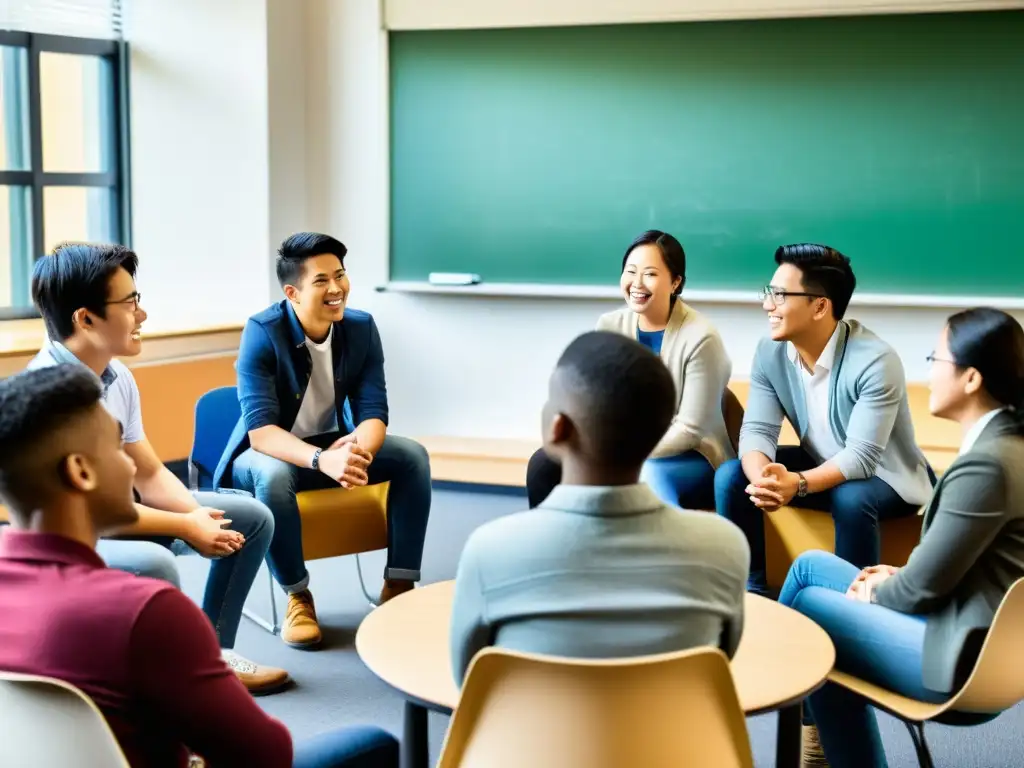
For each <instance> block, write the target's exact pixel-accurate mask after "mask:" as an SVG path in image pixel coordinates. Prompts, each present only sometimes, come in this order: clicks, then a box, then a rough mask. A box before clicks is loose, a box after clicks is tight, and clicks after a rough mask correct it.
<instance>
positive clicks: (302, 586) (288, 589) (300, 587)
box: [281, 571, 309, 595]
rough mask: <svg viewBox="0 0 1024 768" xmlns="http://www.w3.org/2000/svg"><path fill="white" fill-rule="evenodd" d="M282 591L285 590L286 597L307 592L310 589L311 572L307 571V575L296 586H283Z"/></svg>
mask: <svg viewBox="0 0 1024 768" xmlns="http://www.w3.org/2000/svg"><path fill="white" fill-rule="evenodd" d="M281 589H283V590H284V592H285V594H286V595H294V594H296V593H298V592H305V591H306V590H307V589H309V572H308V571H307V573H306V575H305V576H303V577H302V578H301V579H299V580H298V581H297V582H295V583H294V584H291V585H287V584H282V585H281Z"/></svg>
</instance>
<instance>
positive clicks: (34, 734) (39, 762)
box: [0, 672, 129, 768]
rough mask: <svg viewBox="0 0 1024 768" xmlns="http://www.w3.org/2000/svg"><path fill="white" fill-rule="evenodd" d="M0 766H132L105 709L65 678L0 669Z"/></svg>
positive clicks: (104, 767) (107, 767) (33, 767)
mask: <svg viewBox="0 0 1024 768" xmlns="http://www.w3.org/2000/svg"><path fill="white" fill-rule="evenodd" d="M0 765H4V766H11V768H14V767H15V766H22V765H24V766H32V768H67V766H70V765H73V766H75V768H129V766H128V760H127V759H125V756H124V753H123V752H121V748H120V746H118V743H117V739H116V738H114V734H113V733H112V732H111V730H110V726H109V725H107V721H106V720H105V719H104V717H103V715H102V713H101V712H100V711H99V709H98V708H97V707H96V705H95V704H94V703H93V702H92V699H90V698H89V697H88V696H86V695H85V694H84V693H82V692H81V691H80V690H78V689H77V688H75V687H74V686H73V685H69V684H68V683H65V682H64V681H62V680H54V679H52V678H48V677H36V676H33V675H19V674H14V673H10V672H0Z"/></svg>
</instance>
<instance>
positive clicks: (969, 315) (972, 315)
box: [946, 307, 1024, 434]
mask: <svg viewBox="0 0 1024 768" xmlns="http://www.w3.org/2000/svg"><path fill="white" fill-rule="evenodd" d="M946 326H947V327H948V328H949V336H948V343H949V353H950V354H951V355H952V356H953V360H954V362H955V363H956V364H957V365H958V366H959V367H961V368H974V369H976V370H977V371H978V373H980V374H981V378H982V381H983V383H984V387H985V391H986V392H988V394H989V396H991V398H992V399H993V400H995V401H996V402H998V403H1000V404H1001V405H1004V406H1009V407H1011V408H1013V409H1014V410H1015V411H1016V412H1017V416H1018V421H1019V422H1020V423H1021V434H1024V328H1021V325H1020V323H1018V322H1017V321H1016V320H1015V319H1014V318H1013V317H1011V316H1010V315H1008V314H1007V313H1006V312H1003V311H1002V310H999V309H993V308H992V307H976V308H974V309H965V310H964V311H963V312H957V313H956V314H955V315H952V316H950V318H949V320H947V321H946Z"/></svg>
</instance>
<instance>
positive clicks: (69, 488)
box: [0, 364, 398, 768]
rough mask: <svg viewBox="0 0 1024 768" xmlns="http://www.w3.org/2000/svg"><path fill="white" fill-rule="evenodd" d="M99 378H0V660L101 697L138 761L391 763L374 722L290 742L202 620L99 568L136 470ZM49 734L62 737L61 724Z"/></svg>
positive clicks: (166, 593)
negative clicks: (297, 744) (296, 744)
mask: <svg viewBox="0 0 1024 768" xmlns="http://www.w3.org/2000/svg"><path fill="white" fill-rule="evenodd" d="M102 396H103V391H102V386H101V383H100V381H99V380H98V379H97V378H96V376H95V375H94V374H92V373H90V372H89V371H88V370H86V369H85V368H84V367H82V366H80V365H74V364H62V365H58V366H54V367H49V368H44V369H41V370H32V371H27V372H24V373H20V374H18V375H16V376H13V377H11V378H9V379H6V380H4V381H0V497H2V499H3V502H4V504H6V505H7V508H8V510H9V511H10V514H11V525H10V526H9V527H7V528H6V529H5V530H4V531H3V533H0V627H2V629H0V635H2V637H3V642H0V669H4V670H8V671H11V672H18V673H22V674H30V675H43V676H45V677H53V678H57V679H59V680H64V681H66V682H68V683H71V684H72V685H74V686H76V687H78V688H80V689H81V690H83V691H84V692H85V693H86V694H87V695H88V696H90V697H91V698H92V700H93V701H94V702H96V705H97V706H98V707H99V708H100V711H101V712H102V713H103V715H104V717H105V718H106V720H107V722H108V723H109V725H110V727H111V729H112V730H113V732H114V736H115V737H116V738H117V740H118V743H119V744H120V745H121V749H122V750H123V751H124V753H125V756H126V757H127V758H128V762H129V764H131V765H132V766H133V768H146V767H147V766H154V767H155V766H178V767H179V768H184V767H185V765H186V764H187V763H188V752H189V750H192V751H194V752H195V753H197V754H199V755H200V756H202V757H203V758H204V759H205V760H206V761H207V764H208V765H210V766H211V768H212V767H213V766H222V765H244V766H248V767H249V768H260V767H264V766H265V768H285V766H289V765H295V766H303V767H304V768H326V767H327V766H349V767H350V768H356V767H357V766H358V767H359V768H372V767H376V766H381V767H382V768H383V767H384V766H389V767H390V766H397V765H398V744H397V742H396V741H395V739H394V737H392V736H391V735H390V734H388V733H386V732H384V731H381V730H380V729H377V728H354V729H350V730H341V731H338V732H335V733H332V734H330V735H324V736H321V737H319V738H317V739H315V740H314V741H313V742H311V743H310V744H309V745H308V746H305V747H301V748H300V749H299V750H297V751H296V753H295V758H294V762H293V755H292V741H291V737H290V736H289V734H288V731H287V730H286V729H285V727H284V726H283V725H282V724H281V723H279V722H277V721H275V720H273V719H271V718H270V717H269V716H267V715H266V714H264V713H263V711H262V710H261V709H260V708H259V707H258V706H257V705H256V703H255V702H254V701H253V699H252V697H251V696H250V695H249V694H248V693H247V692H246V690H245V688H244V687H243V686H242V684H241V683H240V682H239V681H238V679H237V678H236V677H235V676H234V675H233V674H232V673H231V671H230V670H229V669H228V667H227V665H225V663H224V661H223V660H222V659H221V655H220V650H219V649H218V647H217V638H216V637H215V635H214V633H213V630H212V629H211V627H210V623H209V621H207V619H206V617H205V616H203V614H202V613H201V612H200V611H199V609H198V608H196V607H195V605H194V604H193V603H192V601H191V600H189V599H188V598H187V597H186V596H185V595H184V594H182V593H181V592H180V591H179V590H177V589H175V588H174V587H172V586H171V585H169V584H168V583H167V582H165V581H158V580H155V579H149V578H144V577H138V578H137V577H135V576H130V575H128V574H126V573H122V572H121V571H117V570H112V569H109V568H106V567H105V566H104V564H103V561H102V560H101V559H100V558H99V556H98V555H97V553H96V551H95V546H96V540H97V538H98V537H99V536H102V535H104V534H105V533H109V532H110V531H114V530H121V529H123V528H124V527H125V526H128V525H131V524H132V523H134V522H135V521H136V520H137V519H138V510H137V508H136V507H135V505H133V503H132V482H133V480H134V479H135V472H136V467H135V463H134V462H133V461H132V459H131V455H130V454H129V453H128V452H127V451H126V445H125V443H124V437H123V433H122V429H121V427H120V425H118V423H117V422H116V421H115V420H114V419H113V418H112V417H111V415H110V414H109V413H108V412H107V410H106V409H104V408H102V407H101V406H100V398H101V397H102ZM55 738H61V735H60V734H55Z"/></svg>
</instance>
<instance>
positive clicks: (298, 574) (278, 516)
mask: <svg viewBox="0 0 1024 768" xmlns="http://www.w3.org/2000/svg"><path fill="white" fill-rule="evenodd" d="M338 437H339V435H337V434H331V435H318V436H316V437H312V438H308V439H307V441H306V442H308V443H311V444H313V445H317V446H320V447H327V446H328V445H330V444H331V443H333V442H334V441H335V440H337V439H338ZM367 475H369V484H370V485H376V484H377V483H384V482H390V483H391V487H390V489H389V490H388V502H387V521H388V561H387V567H386V568H385V571H384V578H386V579H406V580H410V581H418V580H419V578H420V562H421V560H422V558H423V540H424V539H425V538H426V535H427V519H428V518H429V517H430V457H429V456H427V451H426V449H425V448H424V447H423V446H422V445H420V444H419V443H417V442H415V441H414V440H409V439H408V438H405V437H397V436H395V435H388V436H386V437H385V438H384V444H383V445H382V446H381V447H380V450H379V451H377V455H376V456H374V457H373V461H372V462H371V463H370V467H369V469H368V470H367ZM232 485H233V486H234V487H235V488H241V489H242V490H245V491H249V492H250V493H252V494H253V495H254V496H255V497H256V498H257V499H259V500H260V501H261V502H263V503H264V504H266V505H267V506H268V507H269V508H270V509H271V510H272V511H273V513H274V519H275V521H276V533H275V534H274V540H273V542H272V543H271V545H270V552H269V554H268V555H267V564H268V565H269V566H270V572H271V573H272V574H273V575H274V578H275V579H276V580H277V583H278V584H280V585H281V587H282V588H283V589H284V591H285V592H288V593H289V594H291V593H295V592H301V591H303V590H304V589H306V588H307V587H308V586H309V571H307V570H306V562H305V559H304V558H303V555H302V521H301V519H300V517H299V505H298V504H297V503H296V501H295V494H296V493H299V492H301V491H318V490H323V489H326V488H338V487H339V486H338V484H337V483H336V482H334V481H333V480H331V479H330V478H329V477H327V475H324V474H323V473H321V472H316V471H314V470H312V469H306V468H304V467H296V466H295V465H294V464H289V463H287V462H284V461H281V460H280V459H275V458H273V457H272V456H267V455H266V454H264V453H259V452H257V451H254V450H253V449H252V448H249V449H247V450H246V451H245V452H243V453H242V454H241V455H240V456H239V457H238V458H236V459H235V462H234V467H233V469H232Z"/></svg>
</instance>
